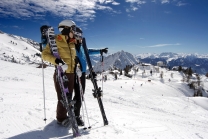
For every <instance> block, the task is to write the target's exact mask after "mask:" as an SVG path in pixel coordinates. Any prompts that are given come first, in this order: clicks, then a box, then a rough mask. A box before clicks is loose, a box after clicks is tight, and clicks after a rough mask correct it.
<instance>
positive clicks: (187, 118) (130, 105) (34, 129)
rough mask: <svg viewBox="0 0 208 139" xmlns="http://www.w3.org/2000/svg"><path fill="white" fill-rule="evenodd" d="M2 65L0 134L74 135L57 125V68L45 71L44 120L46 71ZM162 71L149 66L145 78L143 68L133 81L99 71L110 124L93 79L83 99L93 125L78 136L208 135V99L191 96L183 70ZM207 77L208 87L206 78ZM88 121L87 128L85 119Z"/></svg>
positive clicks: (198, 138)
mask: <svg viewBox="0 0 208 139" xmlns="http://www.w3.org/2000/svg"><path fill="white" fill-rule="evenodd" d="M0 63H1V64H0V71H1V72H0V125H1V126H0V138H1V139H5V138H9V139H37V138H38V139H48V138H51V139H52V138H53V139H55V138H56V139H70V138H72V131H71V129H68V128H64V127H61V126H59V125H57V124H56V119H55V117H56V104H57V100H56V92H55V89H54V84H53V77H52V75H53V72H54V68H53V67H48V68H46V69H44V75H45V76H44V79H45V104H46V118H47V121H46V122H45V121H44V120H43V119H44V118H45V117H44V99H43V81H42V69H41V68H35V67H34V66H28V65H21V64H16V63H11V62H6V61H2V60H0ZM161 70H164V78H163V79H161V78H159V74H158V73H154V74H153V76H150V75H149V71H148V70H146V71H147V72H146V74H145V76H144V75H143V77H142V72H143V71H142V70H139V72H138V73H136V75H135V76H134V77H133V78H132V79H130V78H127V77H124V76H122V75H121V76H118V77H119V80H114V79H113V76H111V75H108V73H107V72H106V73H105V74H107V75H108V80H107V81H106V82H102V81H100V80H99V79H101V76H100V75H98V80H99V81H98V85H99V86H100V87H102V86H103V91H104V96H103V99H102V100H103V104H104V108H105V111H106V116H107V118H108V121H109V125H107V126H104V125H103V120H102V116H101V113H100V110H99V107H98V103H97V100H96V99H95V98H94V97H93V96H92V89H93V86H92V83H91V81H90V80H87V82H86V94H85V101H86V105H87V111H88V116H89V122H90V125H91V127H92V128H91V130H86V131H84V130H82V129H81V128H80V129H81V135H82V136H80V137H78V138H77V139H207V138H208V132H207V131H208V130H207V129H208V118H207V117H208V105H207V104H208V98H206V97H192V96H193V90H191V89H189V87H188V86H187V84H186V83H183V82H181V80H182V76H181V74H180V73H178V72H176V71H166V70H165V69H161ZM171 73H173V78H171V76H170V74H171ZM169 78H170V79H171V81H170V82H169V81H168V80H169ZM148 80H151V82H148ZM203 80H204V81H205V83H204V86H205V87H206V88H207V86H208V84H207V79H206V78H204V79H203ZM85 118H86V115H85ZM85 123H86V125H87V126H89V125H88V122H87V120H86V119H85Z"/></svg>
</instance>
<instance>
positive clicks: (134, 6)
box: [125, 0, 146, 12]
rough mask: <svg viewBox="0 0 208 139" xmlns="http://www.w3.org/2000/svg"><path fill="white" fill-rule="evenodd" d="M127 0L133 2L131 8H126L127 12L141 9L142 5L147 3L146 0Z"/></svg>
mask: <svg viewBox="0 0 208 139" xmlns="http://www.w3.org/2000/svg"><path fill="white" fill-rule="evenodd" d="M125 1H126V2H127V3H128V2H129V3H130V4H131V5H130V8H126V12H131V11H136V10H138V9H139V7H140V5H142V4H145V3H146V2H145V1H144V0H125Z"/></svg>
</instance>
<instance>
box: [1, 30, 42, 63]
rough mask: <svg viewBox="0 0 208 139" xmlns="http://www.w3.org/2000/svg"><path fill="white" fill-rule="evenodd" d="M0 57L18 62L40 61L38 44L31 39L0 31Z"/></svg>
mask: <svg viewBox="0 0 208 139" xmlns="http://www.w3.org/2000/svg"><path fill="white" fill-rule="evenodd" d="M0 38H1V40H0V59H1V60H4V61H10V62H14V63H19V64H32V63H40V61H41V59H40V56H38V54H40V51H39V50H38V49H37V48H38V47H39V45H38V44H37V42H34V41H32V40H31V39H27V38H23V37H20V36H16V35H11V34H7V33H3V32H1V33H0Z"/></svg>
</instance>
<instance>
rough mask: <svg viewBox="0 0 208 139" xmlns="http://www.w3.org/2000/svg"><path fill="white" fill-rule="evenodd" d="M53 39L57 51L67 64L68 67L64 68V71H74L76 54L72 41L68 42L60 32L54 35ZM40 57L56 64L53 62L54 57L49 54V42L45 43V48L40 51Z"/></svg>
mask: <svg viewBox="0 0 208 139" xmlns="http://www.w3.org/2000/svg"><path fill="white" fill-rule="evenodd" d="M55 40H56V45H57V48H58V53H59V55H60V57H61V59H62V60H63V61H64V62H65V63H66V64H67V65H68V69H67V70H66V73H74V67H75V56H76V50H75V44H74V42H70V43H69V44H68V43H67V41H66V39H65V36H64V35H60V34H59V35H57V36H56V37H55ZM42 59H43V60H45V61H48V62H50V63H52V64H54V65H57V64H56V63H55V59H56V57H54V56H53V55H52V54H51V51H50V48H49V44H47V45H46V48H45V49H44V50H43V51H42Z"/></svg>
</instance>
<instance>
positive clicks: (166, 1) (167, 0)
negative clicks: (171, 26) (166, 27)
mask: <svg viewBox="0 0 208 139" xmlns="http://www.w3.org/2000/svg"><path fill="white" fill-rule="evenodd" d="M161 3H162V4H165V3H170V0H161Z"/></svg>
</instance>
